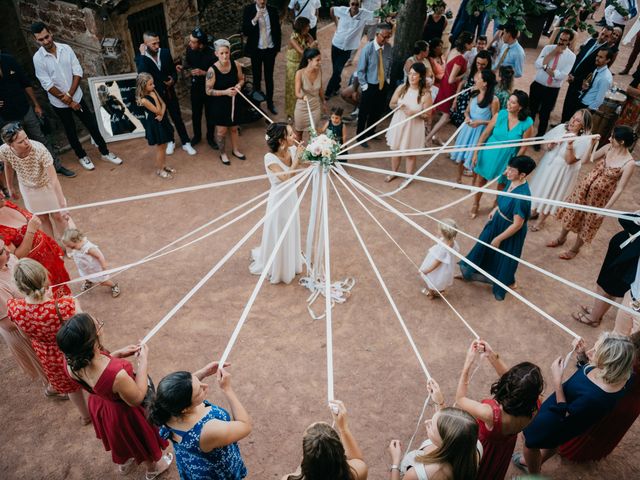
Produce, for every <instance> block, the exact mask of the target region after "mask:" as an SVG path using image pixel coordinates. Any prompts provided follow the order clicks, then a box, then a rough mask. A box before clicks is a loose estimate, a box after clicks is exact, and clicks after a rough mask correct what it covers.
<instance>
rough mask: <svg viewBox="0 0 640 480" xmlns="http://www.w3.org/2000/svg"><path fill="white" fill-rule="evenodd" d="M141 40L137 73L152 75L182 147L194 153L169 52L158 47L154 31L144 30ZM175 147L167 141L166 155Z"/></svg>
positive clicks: (191, 153)
mask: <svg viewBox="0 0 640 480" xmlns="http://www.w3.org/2000/svg"><path fill="white" fill-rule="evenodd" d="M142 40H143V41H144V43H142V44H141V45H140V55H136V68H137V70H138V73H142V72H145V73H148V74H149V75H151V76H152V77H153V83H154V85H155V87H156V91H157V92H158V95H160V96H161V97H162V100H164V102H165V103H166V104H167V111H168V112H169V116H170V117H171V120H172V121H173V125H174V126H175V127H176V130H177V132H178V135H179V136H180V141H181V142H182V149H183V150H184V151H185V152H187V153H188V154H189V155H195V154H196V151H195V150H194V149H193V147H192V146H191V143H190V140H189V135H188V134H187V128H186V127H185V126H184V122H183V121H182V115H181V113H180V103H179V102H178V96H177V95H176V90H175V87H174V86H175V84H176V80H177V79H178V72H177V71H176V66H175V64H174V63H173V58H172V57H171V52H170V51H169V50H168V49H166V48H160V37H159V36H158V34H156V33H153V32H145V33H144V34H143V36H142ZM175 147H176V145H175V142H173V141H171V142H169V143H167V155H171V154H173V151H174V149H175Z"/></svg>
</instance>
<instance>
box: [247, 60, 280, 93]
mask: <svg viewBox="0 0 640 480" xmlns="http://www.w3.org/2000/svg"><path fill="white" fill-rule="evenodd" d="M277 54H278V52H277V51H276V49H275V48H264V49H257V50H256V51H255V52H253V54H252V55H251V73H252V74H253V88H255V89H256V90H262V89H261V84H262V70H263V68H264V84H265V87H266V91H265V95H266V96H267V104H268V105H273V68H274V66H275V64H276V55H277Z"/></svg>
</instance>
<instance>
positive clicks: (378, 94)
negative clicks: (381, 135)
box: [357, 83, 389, 133]
mask: <svg viewBox="0 0 640 480" xmlns="http://www.w3.org/2000/svg"><path fill="white" fill-rule="evenodd" d="M368 85H369V86H368V87H367V89H366V90H365V91H364V92H362V95H361V96H360V111H359V113H358V129H357V133H360V132H362V131H363V130H364V129H365V128H367V127H368V126H370V125H373V124H374V123H376V122H377V121H378V120H380V117H381V116H382V112H383V111H384V108H385V105H387V93H388V92H389V84H388V83H385V84H384V88H383V89H382V90H380V86H379V85H378V84H377V83H369V84H368ZM369 133H373V132H369Z"/></svg>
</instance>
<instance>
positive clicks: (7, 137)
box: [2, 122, 23, 143]
mask: <svg viewBox="0 0 640 480" xmlns="http://www.w3.org/2000/svg"><path fill="white" fill-rule="evenodd" d="M22 130H23V128H22V124H21V123H20V122H13V123H9V124H7V125H5V126H4V127H3V128H2V138H3V140H4V141H5V142H6V143H9V142H11V141H13V137H15V136H16V135H17V134H18V133H19V132H21V131H22Z"/></svg>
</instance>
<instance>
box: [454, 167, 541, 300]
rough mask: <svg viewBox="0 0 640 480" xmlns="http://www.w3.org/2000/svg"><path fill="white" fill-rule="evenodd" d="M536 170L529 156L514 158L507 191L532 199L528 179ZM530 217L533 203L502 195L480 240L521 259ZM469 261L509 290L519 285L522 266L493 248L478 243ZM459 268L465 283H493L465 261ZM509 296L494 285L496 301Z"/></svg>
mask: <svg viewBox="0 0 640 480" xmlns="http://www.w3.org/2000/svg"><path fill="white" fill-rule="evenodd" d="M535 167H536V163H535V162H534V161H533V160H532V159H531V158H529V157H527V156H519V157H513V158H512V159H511V160H509V166H508V167H507V169H506V170H505V173H504V175H505V176H506V178H507V180H508V183H507V186H506V191H507V192H510V193H517V194H519V195H527V196H530V195H531V192H530V191H529V184H528V183H527V181H526V177H527V175H529V174H530V173H531V172H532V171H533V169H534V168H535ZM530 215H531V202H530V201H529V200H522V199H519V198H512V197H506V196H502V195H501V196H499V197H498V206H497V207H495V208H494V209H493V210H492V211H491V213H490V214H489V221H488V222H487V224H486V225H485V226H484V229H483V230H482V233H481V234H480V237H479V238H480V240H482V241H483V242H486V243H491V245H493V246H494V247H497V248H500V249H501V250H504V251H505V252H508V253H510V254H511V255H514V256H516V257H520V255H521V254H522V247H523V246H524V239H525V237H526V236H527V220H528V219H529V216H530ZM467 259H468V260H469V261H471V262H473V263H474V264H476V265H477V266H479V267H480V268H482V269H483V270H486V271H487V272H488V273H490V274H491V275H492V276H494V277H495V278H497V279H498V280H500V281H501V282H502V283H504V284H505V285H507V286H511V285H513V284H514V283H515V281H516V277H515V274H516V269H517V268H518V262H517V261H516V260H513V259H511V258H508V257H506V256H505V255H503V254H502V253H500V252H497V251H495V250H492V249H490V248H489V247H485V246H484V245H482V244H480V243H477V244H476V245H475V246H474V247H473V248H472V249H471V251H470V252H469V254H468V255H467ZM459 265H460V271H461V272H462V277H463V278H464V279H465V280H475V281H480V282H487V283H493V282H492V281H491V280H489V279H488V278H487V277H486V276H484V275H483V274H482V273H480V272H478V271H477V270H476V269H475V268H473V267H472V266H471V265H469V264H468V263H467V262H465V261H464V260H461V261H460V262H459ZM505 294H506V290H505V289H504V288H502V287H501V286H499V285H497V284H494V285H493V295H494V296H495V297H496V300H504V297H505Z"/></svg>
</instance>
